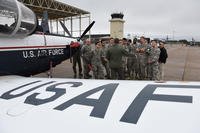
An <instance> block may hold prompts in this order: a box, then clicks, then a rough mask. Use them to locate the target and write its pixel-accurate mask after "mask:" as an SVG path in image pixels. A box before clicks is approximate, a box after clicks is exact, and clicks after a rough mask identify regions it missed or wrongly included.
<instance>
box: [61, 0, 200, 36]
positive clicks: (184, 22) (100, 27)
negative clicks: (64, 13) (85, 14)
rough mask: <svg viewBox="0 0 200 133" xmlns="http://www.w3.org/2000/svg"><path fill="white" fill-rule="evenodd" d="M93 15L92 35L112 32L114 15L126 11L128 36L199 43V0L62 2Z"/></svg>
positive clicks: (76, 0) (66, 0)
mask: <svg viewBox="0 0 200 133" xmlns="http://www.w3.org/2000/svg"><path fill="white" fill-rule="evenodd" d="M59 1H61V2H64V3H66V4H69V5H73V6H75V7H78V8H81V9H84V10H86V11H89V12H90V13H91V18H92V20H95V21H96V23H95V25H94V27H93V29H92V33H109V31H110V25H109V19H110V18H111V17H110V15H111V13H113V12H123V13H124V20H125V21H126V22H125V25H124V26H125V27H124V28H125V29H124V30H125V34H126V35H127V34H131V35H145V36H161V37H163V38H166V36H167V35H168V36H169V37H170V38H172V37H173V34H174V37H175V38H180V37H184V38H186V37H187V39H191V38H192V37H193V38H195V39H196V40H200V13H199V12H200V0H59Z"/></svg>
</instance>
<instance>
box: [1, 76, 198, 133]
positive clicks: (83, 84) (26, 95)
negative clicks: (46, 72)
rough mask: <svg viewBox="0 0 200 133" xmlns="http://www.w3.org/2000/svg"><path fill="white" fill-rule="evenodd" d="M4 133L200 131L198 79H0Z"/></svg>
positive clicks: (9, 77)
mask: <svg viewBox="0 0 200 133" xmlns="http://www.w3.org/2000/svg"><path fill="white" fill-rule="evenodd" d="M0 84H1V86H0V133H14V132H15V133H44V132H47V133H55V132H56V133H66V132H73V133H80V132H83V133H86V132H87V133H94V132H95V133H102V132H105V133H107V132H113V133H199V132H200V126H199V123H200V117H199V116H200V84H199V82H178V81H176V82H173V81H169V82H165V83H156V82H154V81H125V80H92V79H55V78H30V77H20V76H1V77H0Z"/></svg>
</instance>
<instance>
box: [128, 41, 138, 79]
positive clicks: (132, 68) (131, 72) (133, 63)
mask: <svg viewBox="0 0 200 133" xmlns="http://www.w3.org/2000/svg"><path fill="white" fill-rule="evenodd" d="M128 52H129V53H130V54H133V55H134V56H133V57H128V59H127V70H128V76H129V77H130V78H131V79H132V78H133V79H135V76H136V70H137V59H136V47H135V46H134V45H132V44H130V45H128Z"/></svg>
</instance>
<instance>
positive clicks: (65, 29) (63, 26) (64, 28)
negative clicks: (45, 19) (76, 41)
mask: <svg viewBox="0 0 200 133" xmlns="http://www.w3.org/2000/svg"><path fill="white" fill-rule="evenodd" d="M59 22H60V25H61V26H62V28H63V30H64V31H65V32H66V33H67V34H68V35H69V37H72V35H71V34H70V32H69V30H68V29H67V27H66V26H65V25H64V24H63V23H62V22H61V21H59Z"/></svg>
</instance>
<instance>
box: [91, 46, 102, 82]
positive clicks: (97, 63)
mask: <svg viewBox="0 0 200 133" xmlns="http://www.w3.org/2000/svg"><path fill="white" fill-rule="evenodd" d="M102 57H103V51H102V50H101V49H95V50H93V51H92V53H91V64H92V71H93V76H94V78H95V79H104V71H103V65H102V62H101V61H102Z"/></svg>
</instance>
